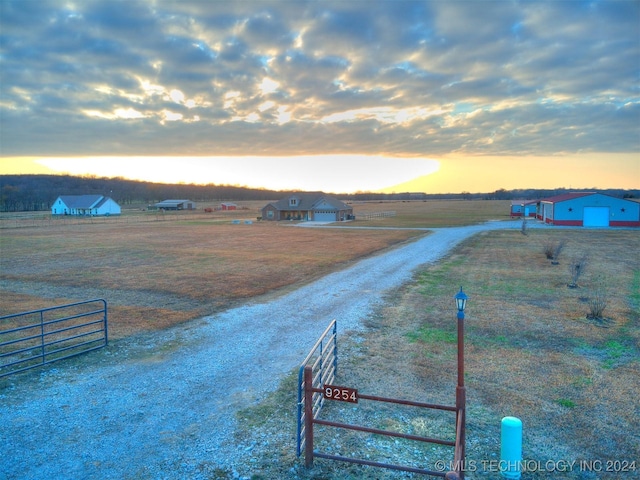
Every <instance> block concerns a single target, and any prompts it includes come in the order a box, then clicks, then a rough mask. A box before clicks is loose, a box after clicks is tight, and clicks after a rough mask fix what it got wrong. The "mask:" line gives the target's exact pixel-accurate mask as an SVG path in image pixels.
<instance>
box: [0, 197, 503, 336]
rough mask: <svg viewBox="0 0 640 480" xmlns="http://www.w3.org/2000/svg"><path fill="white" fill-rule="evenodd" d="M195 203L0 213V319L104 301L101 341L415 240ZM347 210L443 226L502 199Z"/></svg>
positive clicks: (495, 212) (494, 213)
mask: <svg viewBox="0 0 640 480" xmlns="http://www.w3.org/2000/svg"><path fill="white" fill-rule="evenodd" d="M206 206H207V205H199V208H200V209H199V210H196V211H180V212H158V211H147V210H144V209H142V208H141V207H140V206H134V207H130V208H129V209H128V210H127V209H124V210H123V214H122V216H119V217H109V218H105V217H102V218H92V217H88V218H84V217H61V218H52V216H51V215H48V214H46V213H42V212H36V213H25V214H3V216H2V217H0V233H1V237H0V293H1V294H2V302H0V315H7V314H11V313H17V312H21V311H28V310H32V309H38V308H45V307H50V306H53V305H60V304H63V303H68V302H74V301H82V300H86V299H89V298H105V299H106V300H107V302H108V303H109V322H110V335H111V338H113V339H118V338H122V337H126V336H130V335H133V334H136V333H139V332H143V331H153V330H158V329H163V328H167V327H170V326H172V325H175V324H178V323H182V322H185V321H187V320H190V319H194V318H198V317H201V316H204V315H208V314H212V313H215V312H216V311H219V310H221V309H224V308H228V307H230V306H233V305H236V304H238V303H239V302H243V301H248V300H250V299H251V298H254V297H256V296H260V295H265V294H270V293H274V292H278V291H282V290H283V289H287V288H291V287H293V286H295V285H298V284H302V283H306V282H309V281H311V280H313V279H314V278H317V277H318V276H321V275H325V274H327V273H328V272H330V271H332V270H334V269H336V268H340V267H341V266H344V265H345V264H347V263H349V262H352V261H355V260H357V259H359V258H362V257H365V256H368V255H372V254H375V253H376V252H379V251H382V250H384V249H386V248H389V247H391V246H393V245H397V244H399V243H401V242H404V241H409V240H410V239H411V238H414V237H415V236H417V235H425V234H426V232H424V231H418V230H414V231H411V230H397V231H393V230H352V229H347V228H344V229H307V228H293V226H292V225H293V222H282V223H281V222H276V223H274V222H258V221H257V220H256V219H257V216H259V214H260V208H261V207H262V206H264V202H247V203H246V204H243V205H241V206H240V207H241V209H240V210H237V211H226V212H222V211H217V212H213V213H205V212H204V211H203V208H205V207H206ZM211 206H213V204H212V205H211ZM354 209H355V212H356V214H357V213H358V212H367V213H369V212H375V211H381V210H389V209H393V210H396V211H397V212H398V213H397V216H395V217H392V218H387V219H384V220H377V221H354V222H347V223H344V224H341V226H367V227H369V226H386V227H420V228H425V227H428V226H442V225H444V224H447V222H446V221H444V220H443V218H444V216H445V213H443V212H448V213H447V214H446V216H448V217H450V218H451V219H452V220H451V222H453V223H452V224H458V223H456V222H460V219H461V218H464V221H466V222H474V223H475V222H483V221H486V220H488V219H495V218H499V217H500V216H502V217H504V216H505V213H507V212H508V202H504V201H500V202H494V201H486V202H450V203H447V202H444V201H442V202H441V201H436V202H382V203H381V202H375V203H371V204H369V203H361V204H358V205H355V206H354ZM234 220H239V221H240V224H233V223H232V222H233V221H234ZM246 221H251V222H252V223H251V224H247V223H245V222H246Z"/></svg>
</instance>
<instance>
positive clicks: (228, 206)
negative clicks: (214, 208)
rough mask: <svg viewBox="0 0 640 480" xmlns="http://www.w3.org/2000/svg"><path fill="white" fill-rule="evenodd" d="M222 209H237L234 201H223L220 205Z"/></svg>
mask: <svg viewBox="0 0 640 480" xmlns="http://www.w3.org/2000/svg"><path fill="white" fill-rule="evenodd" d="M220 207H221V208H222V210H237V208H238V206H237V205H236V204H235V203H230V202H224V203H222V204H221V205H220Z"/></svg>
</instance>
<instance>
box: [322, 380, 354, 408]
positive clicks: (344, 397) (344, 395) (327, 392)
mask: <svg viewBox="0 0 640 480" xmlns="http://www.w3.org/2000/svg"><path fill="white" fill-rule="evenodd" d="M322 395H323V397H324V398H325V399H326V400H339V401H341V402H349V403H358V390H356V389H355V388H349V387H336V386H335V385H327V384H325V385H324V386H323V387H322Z"/></svg>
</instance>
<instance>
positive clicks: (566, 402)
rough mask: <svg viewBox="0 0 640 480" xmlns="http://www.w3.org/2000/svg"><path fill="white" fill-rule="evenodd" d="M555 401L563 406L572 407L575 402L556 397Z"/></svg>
mask: <svg viewBox="0 0 640 480" xmlns="http://www.w3.org/2000/svg"><path fill="white" fill-rule="evenodd" d="M556 403H557V404H558V405H560V406H561V407H565V408H574V407H575V406H576V402H574V401H573V400H570V399H568V398H558V399H557V400H556Z"/></svg>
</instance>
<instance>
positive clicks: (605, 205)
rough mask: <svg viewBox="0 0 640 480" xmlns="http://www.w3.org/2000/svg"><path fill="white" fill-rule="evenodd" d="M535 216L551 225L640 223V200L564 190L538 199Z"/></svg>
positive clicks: (619, 224) (597, 225) (632, 225)
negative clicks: (555, 194)
mask: <svg viewBox="0 0 640 480" xmlns="http://www.w3.org/2000/svg"><path fill="white" fill-rule="evenodd" d="M537 218H538V219H539V220H542V221H543V222H545V223H548V224H552V225H571V226H578V227H640V203H638V202H634V201H632V200H626V199H623V198H616V197H612V196H610V195H605V194H602V193H592V192H575V193H566V194H563V195H558V196H555V197H550V198H545V199H544V200H540V202H538V209H537Z"/></svg>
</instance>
